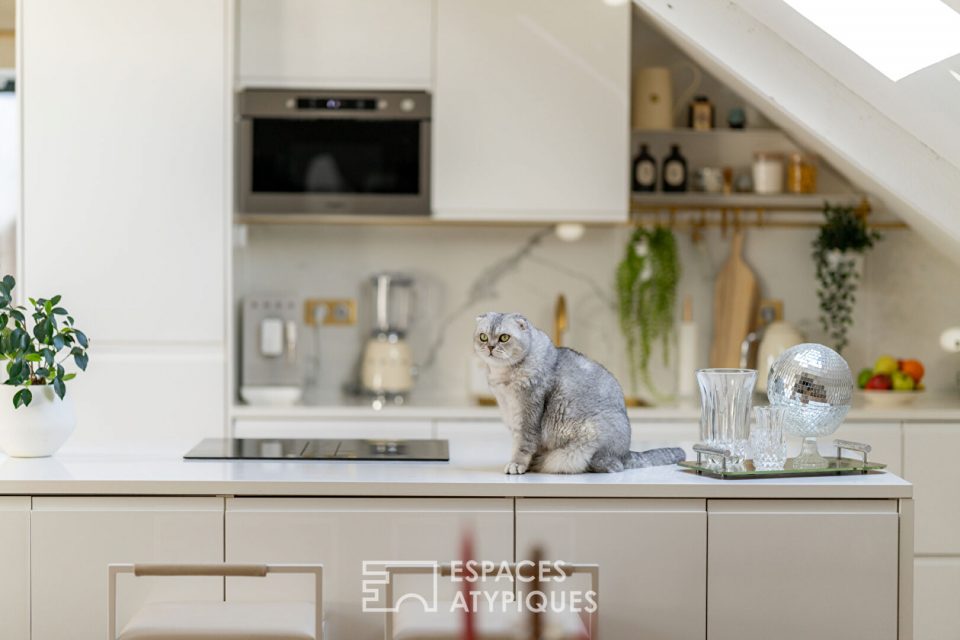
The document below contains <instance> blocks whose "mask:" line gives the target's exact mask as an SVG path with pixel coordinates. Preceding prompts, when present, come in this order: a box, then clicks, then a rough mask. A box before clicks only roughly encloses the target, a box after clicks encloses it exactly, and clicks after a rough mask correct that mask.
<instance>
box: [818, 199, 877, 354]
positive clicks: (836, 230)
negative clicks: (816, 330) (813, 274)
mask: <svg viewBox="0 0 960 640" xmlns="http://www.w3.org/2000/svg"><path fill="white" fill-rule="evenodd" d="M823 214H824V216H825V217H826V222H825V223H824V225H823V226H822V227H820V232H819V233H818V234H817V237H816V239H815V240H814V241H813V260H814V263H815V264H816V268H817V283H818V285H819V286H818V287H817V298H818V300H819V302H820V324H821V326H822V327H823V330H824V331H825V332H826V333H827V336H828V337H829V339H830V340H831V341H832V342H833V348H834V349H835V350H836V351H837V352H842V351H843V348H844V347H845V346H847V342H848V339H847V332H848V331H849V329H850V327H851V326H852V325H853V305H854V303H856V300H857V298H856V293H857V285H858V283H859V281H860V277H861V273H862V270H863V256H864V254H865V253H866V251H867V250H868V249H870V248H872V247H873V245H874V243H875V242H877V241H878V240H880V239H881V236H880V234H879V233H878V232H876V231H871V230H870V229H869V228H868V227H867V221H866V217H865V216H864V215H861V214H858V213H857V211H856V210H855V209H854V208H853V207H840V206H831V205H830V204H829V203H826V204H824V208H823Z"/></svg>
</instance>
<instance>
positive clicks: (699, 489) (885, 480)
mask: <svg viewBox="0 0 960 640" xmlns="http://www.w3.org/2000/svg"><path fill="white" fill-rule="evenodd" d="M450 446H451V453H450V462H332V461H289V462H288V461H242V462H240V461H208V460H191V461H187V460H183V459H182V457H181V456H182V452H178V451H170V452H154V453H150V454H144V453H137V452H124V451H114V452H108V451H91V452H82V451H70V452H61V453H59V454H57V455H56V456H54V457H52V458H39V459H15V458H8V457H4V456H2V455H0V495H31V496H40V495H232V496H248V495H249V496H318V497H338V496H400V497H408V496H419V497H557V498H561V497H564V498H567V497H569V498H742V499H747V498H809V499H815V498H831V499H832V498H845V499H862V498H881V499H886V498H909V497H911V496H912V490H913V487H912V485H910V483H908V482H907V481H905V480H903V479H901V478H899V477H897V476H896V475H894V474H891V473H883V472H880V473H871V474H867V475H850V476H822V477H812V478H803V479H801V478H769V479H763V480H717V479H713V478H708V477H703V476H698V475H696V474H694V473H691V472H689V471H686V470H682V469H680V467H677V466H673V465H670V466H664V467H653V468H649V469H634V470H629V471H624V472H621V473H612V474H580V475H548V474H539V473H529V474H525V475H522V476H508V475H505V474H504V473H503V464H504V461H503V460H500V459H499V458H498V457H497V456H493V455H489V454H486V455H485V454H484V452H483V451H482V450H481V451H474V450H472V449H471V448H470V447H468V446H465V445H463V446H461V445H460V444H459V443H458V442H456V441H453V442H451V443H450Z"/></svg>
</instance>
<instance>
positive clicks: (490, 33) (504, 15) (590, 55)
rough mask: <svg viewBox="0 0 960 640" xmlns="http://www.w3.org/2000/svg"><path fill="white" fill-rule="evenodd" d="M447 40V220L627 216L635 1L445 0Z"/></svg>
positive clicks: (438, 200)
mask: <svg viewBox="0 0 960 640" xmlns="http://www.w3.org/2000/svg"><path fill="white" fill-rule="evenodd" d="M612 4H619V6H611V5H612ZM436 40H437V42H436V71H435V74H436V77H435V83H434V109H433V114H434V128H433V159H432V163H433V210H434V215H435V216H436V217H437V218H445V219H477V220H532V221H537V220H542V221H553V220H592V221H621V220H625V219H626V218H627V208H628V200H629V195H630V192H629V173H630V169H629V164H630V161H629V139H630V134H629V95H630V91H629V89H630V78H629V76H630V3H608V2H602V1H601V0H594V1H585V0H440V1H439V2H438V6H437V34H436Z"/></svg>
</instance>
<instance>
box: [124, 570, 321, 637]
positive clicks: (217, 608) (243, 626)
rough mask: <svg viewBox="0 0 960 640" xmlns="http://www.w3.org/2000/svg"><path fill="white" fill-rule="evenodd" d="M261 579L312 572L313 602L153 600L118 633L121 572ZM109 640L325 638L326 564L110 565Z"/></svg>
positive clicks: (144, 574)
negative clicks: (118, 597) (274, 574)
mask: <svg viewBox="0 0 960 640" xmlns="http://www.w3.org/2000/svg"><path fill="white" fill-rule="evenodd" d="M121 573H132V574H133V575H134V576H138V577H140V576H143V577H146V576H218V577H219V576H222V577H257V578H262V577H264V576H266V575H267V574H270V573H309V574H313V575H314V576H315V578H316V582H315V587H314V600H315V602H314V603H309V602H153V603H148V604H145V605H144V606H143V607H142V608H141V609H140V610H139V611H137V612H136V613H135V614H134V615H133V617H132V618H131V619H130V621H129V622H128V623H127V624H126V626H124V628H123V629H122V630H121V631H120V635H117V576H118V575H119V574H121ZM109 578H110V592H109V594H110V595H109V597H110V607H109V609H110V622H109V626H108V628H109V630H110V635H109V640H213V639H214V638H217V639H218V640H323V565H319V564H297V565H292V564H111V565H109Z"/></svg>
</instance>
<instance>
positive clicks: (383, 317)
mask: <svg viewBox="0 0 960 640" xmlns="http://www.w3.org/2000/svg"><path fill="white" fill-rule="evenodd" d="M370 282H371V284H372V286H373V293H374V310H375V314H376V315H375V318H374V327H373V330H372V332H371V334H370V337H369V338H368V339H367V343H366V346H365V347H364V350H363V361H362V363H361V366H360V386H361V389H362V390H363V392H364V393H365V394H368V395H374V396H378V397H384V398H388V399H391V400H393V401H394V402H398V403H399V402H403V399H404V397H405V396H406V395H407V394H408V393H410V391H411V390H412V389H413V354H412V353H411V351H410V345H409V344H408V343H407V339H406V333H407V329H408V328H409V325H410V319H411V317H412V312H413V279H412V278H410V277H409V276H406V275H404V274H400V273H378V274H375V275H373V276H372V277H371V279H370Z"/></svg>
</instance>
